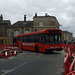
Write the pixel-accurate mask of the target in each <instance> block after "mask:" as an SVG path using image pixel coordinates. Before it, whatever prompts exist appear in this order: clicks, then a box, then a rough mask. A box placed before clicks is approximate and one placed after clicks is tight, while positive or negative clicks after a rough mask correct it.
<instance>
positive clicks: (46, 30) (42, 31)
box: [17, 29, 61, 37]
mask: <svg viewBox="0 0 75 75" xmlns="http://www.w3.org/2000/svg"><path fill="white" fill-rule="evenodd" d="M50 30H59V31H60V32H61V30H60V29H45V30H41V31H36V32H31V33H26V34H20V35H17V37H19V36H24V35H34V34H40V33H47V32H48V31H50Z"/></svg>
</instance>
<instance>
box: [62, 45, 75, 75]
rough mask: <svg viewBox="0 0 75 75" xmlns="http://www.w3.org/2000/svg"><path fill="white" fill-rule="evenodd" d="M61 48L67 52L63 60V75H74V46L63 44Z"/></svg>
mask: <svg viewBox="0 0 75 75" xmlns="http://www.w3.org/2000/svg"><path fill="white" fill-rule="evenodd" d="M62 48H63V50H65V51H66V52H67V54H66V55H65V59H64V67H65V71H64V75H75V44H63V47H62Z"/></svg>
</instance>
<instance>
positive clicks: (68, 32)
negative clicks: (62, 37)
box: [62, 31, 73, 34]
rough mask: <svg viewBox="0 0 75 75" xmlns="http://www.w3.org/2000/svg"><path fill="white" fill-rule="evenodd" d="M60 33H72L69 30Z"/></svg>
mask: <svg viewBox="0 0 75 75" xmlns="http://www.w3.org/2000/svg"><path fill="white" fill-rule="evenodd" d="M62 33H70V34H73V33H71V32H68V31H62Z"/></svg>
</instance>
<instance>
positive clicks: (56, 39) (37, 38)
mask: <svg viewBox="0 0 75 75" xmlns="http://www.w3.org/2000/svg"><path fill="white" fill-rule="evenodd" d="M61 33H62V31H61V30H60V29H46V30H42V31H37V32H32V33H26V34H21V35H17V44H18V46H19V45H20V46H21V48H22V49H24V50H32V51H36V52H53V51H54V50H56V51H61V50H62V44H61Z"/></svg>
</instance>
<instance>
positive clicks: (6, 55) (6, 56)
mask: <svg viewBox="0 0 75 75" xmlns="http://www.w3.org/2000/svg"><path fill="white" fill-rule="evenodd" d="M5 58H8V53H7V50H6V51H5Z"/></svg>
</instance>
